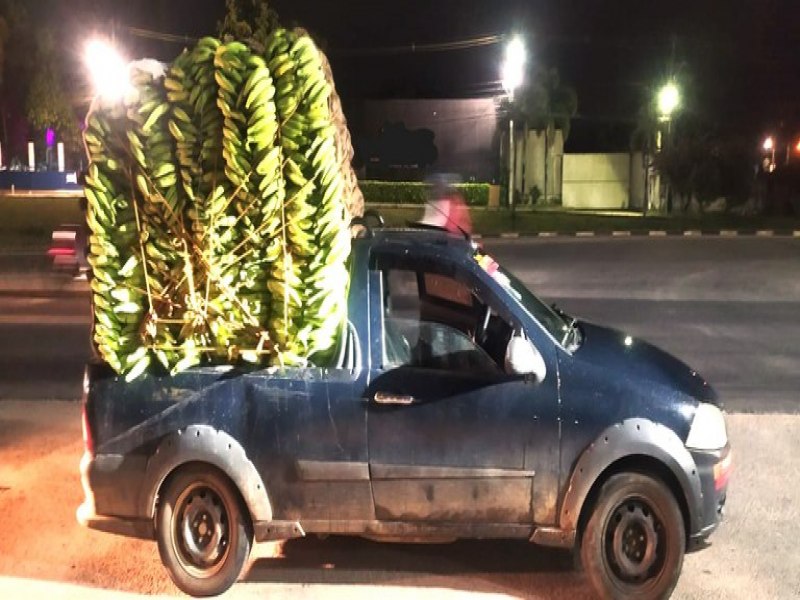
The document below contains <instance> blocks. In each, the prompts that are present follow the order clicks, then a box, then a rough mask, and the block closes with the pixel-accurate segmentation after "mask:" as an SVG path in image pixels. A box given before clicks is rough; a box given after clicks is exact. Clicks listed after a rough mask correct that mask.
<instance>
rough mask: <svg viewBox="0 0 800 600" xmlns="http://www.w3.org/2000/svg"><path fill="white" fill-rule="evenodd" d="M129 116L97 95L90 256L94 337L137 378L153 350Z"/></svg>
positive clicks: (89, 148)
mask: <svg viewBox="0 0 800 600" xmlns="http://www.w3.org/2000/svg"><path fill="white" fill-rule="evenodd" d="M126 128H127V115H126V111H125V107H124V106H121V105H105V104H103V103H102V102H101V101H99V100H96V101H95V102H94V103H93V108H92V110H90V112H89V115H88V117H87V120H86V130H85V132H84V143H85V146H86V152H87V155H88V157H89V168H88V172H87V175H86V184H85V185H86V190H85V191H86V200H87V214H86V219H87V224H88V226H89V230H90V236H89V243H90V245H89V253H88V261H89V264H90V265H91V267H92V280H91V289H92V300H93V304H94V324H93V333H92V337H93V341H94V343H95V348H96V350H97V352H98V353H99V354H100V356H101V357H102V358H103V359H104V360H105V361H106V362H107V363H108V364H109V365H111V366H112V367H113V368H114V369H115V370H116V371H117V372H119V373H125V374H126V377H127V378H128V379H131V380H132V379H135V378H136V377H138V376H139V374H141V373H142V372H144V371H145V370H146V369H147V367H148V366H149V364H150V359H151V355H150V352H149V350H148V348H147V347H146V346H144V345H142V340H141V337H140V336H139V335H138V332H139V326H140V324H141V322H142V320H143V314H144V306H145V305H144V302H143V299H144V298H146V292H145V288H146V281H145V276H144V269H143V267H142V261H143V255H142V240H141V238H140V235H139V231H140V230H139V226H138V224H137V218H138V216H137V214H136V206H135V201H134V199H133V190H132V188H131V185H130V182H131V171H130V166H129V162H128V161H127V159H126V157H127V140H126V139H125V138H124V135H120V132H123V131H126Z"/></svg>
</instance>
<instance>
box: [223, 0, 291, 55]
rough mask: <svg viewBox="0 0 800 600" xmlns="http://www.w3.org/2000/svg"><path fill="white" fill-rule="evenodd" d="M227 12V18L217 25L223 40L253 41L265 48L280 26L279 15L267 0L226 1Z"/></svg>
mask: <svg viewBox="0 0 800 600" xmlns="http://www.w3.org/2000/svg"><path fill="white" fill-rule="evenodd" d="M225 10H226V12H225V18H224V19H223V20H222V21H220V22H219V23H218V25H217V29H218V30H219V36H220V37H222V38H224V37H226V36H229V37H232V38H234V39H237V40H252V41H253V42H255V43H257V44H259V45H261V46H262V47H263V46H265V45H266V42H267V38H268V37H269V34H270V33H272V32H273V31H274V30H275V29H276V28H277V27H278V26H279V20H278V13H277V12H275V9H273V8H271V7H270V6H269V3H268V2H267V1H266V0H225Z"/></svg>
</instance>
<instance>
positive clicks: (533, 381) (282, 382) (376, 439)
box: [78, 229, 731, 598]
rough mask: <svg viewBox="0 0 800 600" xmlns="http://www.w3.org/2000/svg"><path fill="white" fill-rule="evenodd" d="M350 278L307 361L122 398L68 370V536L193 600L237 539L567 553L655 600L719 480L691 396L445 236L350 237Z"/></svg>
mask: <svg viewBox="0 0 800 600" xmlns="http://www.w3.org/2000/svg"><path fill="white" fill-rule="evenodd" d="M350 269H351V283H350V290H349V322H348V324H347V327H346V331H344V332H343V334H342V335H341V339H340V341H339V347H338V348H337V352H336V355H335V356H334V359H333V360H332V363H331V364H326V365H308V366H307V367H304V368H294V367H293V368H269V369H265V370H260V371H242V370H239V369H238V368H236V367H224V368H222V367H200V368H194V369H190V370H188V371H186V372H183V373H180V374H178V375H175V376H157V375H146V376H143V377H141V378H139V379H137V380H135V381H134V382H132V383H126V382H125V381H124V380H123V379H122V378H119V377H116V376H115V375H114V373H113V372H111V370H110V369H109V368H108V367H107V366H104V365H102V364H99V363H92V364H90V365H89V366H88V368H87V373H86V380H85V399H84V405H83V419H84V423H83V424H84V439H85V447H86V451H85V454H84V457H83V459H82V461H81V474H82V482H83V488H84V492H85V502H84V503H83V504H82V505H81V507H80V508H79V509H78V519H79V521H80V522H81V523H82V524H84V525H86V526H88V527H91V528H94V529H98V530H102V531H108V532H114V533H119V534H124V535H131V536H137V537H141V538H147V539H155V540H157V542H158V549H159V552H160V555H161V559H162V561H163V562H164V564H165V566H166V567H167V569H168V570H169V573H170V576H171V577H172V579H173V580H174V581H175V583H176V584H177V586H178V587H179V588H180V589H181V590H183V591H185V592H187V593H189V594H192V595H197V596H203V595H214V594H218V593H221V592H223V591H225V590H226V589H228V588H229V587H230V586H231V585H232V584H233V583H234V582H235V581H236V579H237V578H238V577H239V575H240V573H241V571H242V569H243V567H244V565H245V563H246V561H247V559H248V555H249V552H250V549H251V546H252V543H253V542H254V541H267V540H281V539H288V538H296V537H302V536H305V535H308V534H344V535H357V536H365V537H369V538H372V539H379V540H385V541H441V542H445V541H448V540H454V539H458V538H524V539H528V540H530V541H531V542H533V543H535V544H541V545H544V546H552V547H560V548H570V549H575V550H576V551H578V552H579V553H580V556H581V560H582V563H583V567H584V569H585V572H586V574H587V576H588V578H589V579H590V581H591V583H592V585H593V586H594V588H595V589H596V590H597V592H598V593H599V594H600V595H601V596H603V597H608V598H618V597H626V598H661V597H666V596H669V594H670V593H671V591H672V590H673V588H674V586H675V584H676V582H677V579H678V576H679V574H680V571H681V567H682V564H683V557H684V552H685V551H686V550H688V549H692V548H696V547H699V546H702V542H703V540H705V538H706V537H707V536H708V535H709V534H710V533H711V532H712V531H713V530H714V529H715V528H716V527H717V524H718V523H719V521H720V519H721V516H722V509H723V505H724V504H725V496H726V490H727V481H728V475H729V472H730V467H731V453H730V447H729V443H728V438H727V432H726V426H725V420H724V416H723V413H722V411H721V408H720V403H719V400H718V398H717V396H716V394H715V392H714V390H713V389H712V388H711V387H710V386H709V385H708V384H707V383H706V382H705V381H704V380H703V378H702V377H700V376H699V375H698V374H697V373H696V372H694V371H693V370H692V369H690V368H689V367H687V366H686V365H685V364H683V363H681V362H680V361H679V360H677V359H676V358H673V357H672V356H670V355H668V354H667V353H665V352H663V351H661V350H659V349H657V348H656V347H654V346H652V345H650V344H648V343H646V342H644V341H641V340H638V339H634V338H631V337H630V336H627V335H625V334H623V333H620V332H618V331H614V330H612V329H608V328H605V327H601V326H598V325H594V324H591V323H588V322H583V321H579V320H576V319H573V318H571V317H569V316H567V315H566V314H564V313H563V312H561V311H559V310H556V309H554V308H551V307H550V306H548V305H546V304H544V303H543V302H542V301H541V300H539V299H538V298H537V297H536V296H535V295H533V294H532V293H531V292H530V291H529V290H528V289H526V288H525V286H524V285H522V284H521V283H520V281H519V280H517V279H516V278H515V277H514V275H513V274H511V273H510V272H508V271H506V270H504V269H503V267H502V266H500V265H499V264H498V263H497V262H496V261H494V260H493V259H492V258H491V257H490V256H488V255H487V254H485V253H484V252H483V251H482V250H481V249H480V248H479V247H478V245H476V244H475V243H473V242H472V241H470V240H469V239H465V238H464V237H459V236H454V235H449V234H447V233H445V232H441V231H431V230H427V231H426V230H422V229H405V230H399V229H396V230H392V229H375V230H367V232H366V234H365V235H362V236H361V237H360V238H358V239H355V240H354V241H353V253H352V256H351V264H350ZM445 551H446V550H445Z"/></svg>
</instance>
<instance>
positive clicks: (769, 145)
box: [761, 135, 775, 173]
mask: <svg viewBox="0 0 800 600" xmlns="http://www.w3.org/2000/svg"><path fill="white" fill-rule="evenodd" d="M761 147H762V148H764V151H765V152H769V153H770V159H769V169H768V170H769V172H770V173H772V172H773V171H774V170H775V139H774V138H773V137H772V136H771V135H770V136H767V139H765V140H764V143H763V144H762V145H761Z"/></svg>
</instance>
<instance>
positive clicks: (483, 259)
mask: <svg viewBox="0 0 800 600" xmlns="http://www.w3.org/2000/svg"><path fill="white" fill-rule="evenodd" d="M475 260H476V261H477V262H478V264H479V265H480V266H481V267H482V268H483V270H484V271H486V272H487V273H488V274H489V275H490V276H491V277H492V279H494V280H495V281H496V282H497V283H499V284H500V285H501V286H503V288H504V289H505V290H506V291H507V292H508V293H509V294H510V295H511V296H512V297H513V298H514V300H516V301H517V302H518V303H519V305H520V306H521V307H522V308H523V309H525V311H526V312H527V313H528V314H529V315H530V316H531V317H533V318H534V319H535V320H536V321H538V322H539V323H540V324H541V325H542V327H544V328H545V329H546V330H547V331H548V333H549V334H550V335H552V336H553V338H554V339H555V340H556V341H557V342H559V343H560V344H561V345H563V346H566V345H571V344H575V343H577V340H576V339H575V337H574V336H576V335H577V334H576V333H574V332H575V331H577V330H576V328H575V327H574V319H571V318H570V317H569V316H567V315H565V314H564V313H562V312H561V311H556V310H555V309H553V308H551V307H550V306H548V305H547V304H545V303H544V302H542V301H541V300H540V299H539V298H537V297H536V296H534V295H533V293H531V291H530V290H529V289H528V288H527V287H525V285H524V284H523V283H522V282H521V281H520V280H519V279H517V277H516V276H515V275H514V274H513V273H511V272H510V271H507V270H506V269H504V268H503V267H501V266H500V264H499V263H498V262H497V261H495V260H494V259H493V258H492V257H491V256H488V255H486V254H481V253H480V252H478V253H476V254H475ZM571 340H574V341H571Z"/></svg>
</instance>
